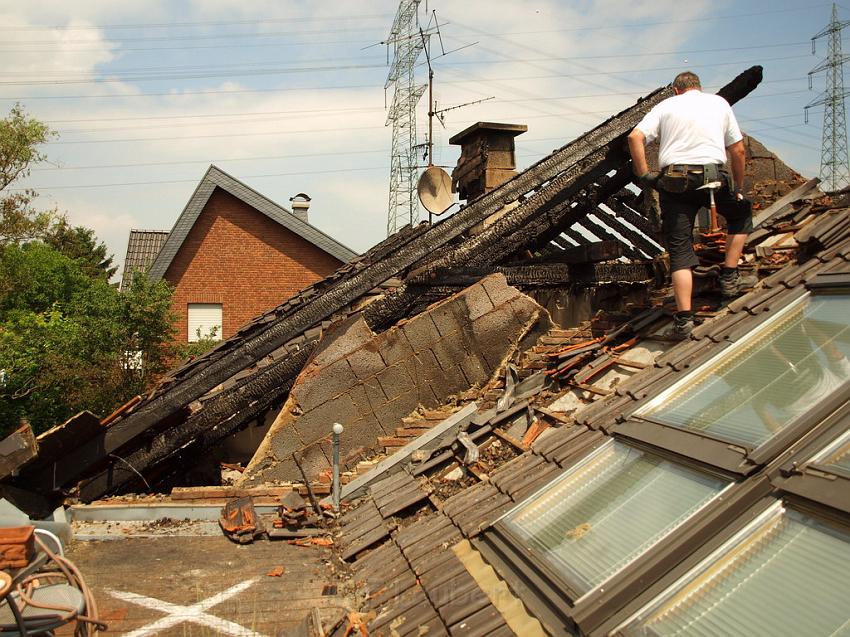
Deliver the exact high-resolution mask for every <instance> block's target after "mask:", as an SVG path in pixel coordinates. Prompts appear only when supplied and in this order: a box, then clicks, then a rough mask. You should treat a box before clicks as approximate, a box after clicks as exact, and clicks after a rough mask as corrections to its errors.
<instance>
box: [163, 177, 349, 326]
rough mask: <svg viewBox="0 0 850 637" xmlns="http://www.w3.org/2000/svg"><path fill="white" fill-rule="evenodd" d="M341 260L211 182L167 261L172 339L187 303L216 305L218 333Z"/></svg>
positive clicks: (268, 306) (184, 316)
mask: <svg viewBox="0 0 850 637" xmlns="http://www.w3.org/2000/svg"><path fill="white" fill-rule="evenodd" d="M340 265H342V263H341V262H340V261H339V260H338V259H336V258H334V257H333V256H331V255H330V254H328V253H327V252H324V251H323V250H321V249H319V248H317V247H316V246H315V245H313V244H312V243H310V242H309V241H307V240H305V239H302V238H301V237H299V236H298V235H296V234H295V233H293V232H291V231H289V230H287V229H286V228H284V227H282V226H280V225H279V224H277V223H275V222H274V221H272V220H271V219H269V218H268V217H266V216H265V215H264V214H262V213H261V212H259V211H257V210H256V209H254V208H253V207H251V206H250V205H248V204H246V203H245V202H244V201H242V200H240V199H238V198H236V197H234V196H233V195H231V194H229V193H227V192H225V191H223V190H221V189H220V188H216V190H215V191H214V192H213V194H212V196H211V197H210V199H209V201H208V202H207V205H206V206H205V207H204V210H203V211H202V212H201V214H200V216H199V217H198V220H197V221H196V222H195V225H194V226H193V227H192V230H191V231H190V232H189V235H188V236H187V237H186V240H185V241H184V242H183V245H182V246H181V247H180V250H179V251H178V252H177V255H176V256H175V257H174V260H173V261H172V262H171V265H170V266H169V267H168V270H167V271H166V273H165V277H164V278H165V280H166V281H168V282H169V283H170V284H171V285H173V286H174V287H175V291H174V297H173V301H172V307H173V309H174V311H175V313H176V314H177V316H178V322H177V339H178V340H179V341H182V342H186V340H187V338H188V333H187V332H188V326H187V304H189V303H221V304H222V314H223V323H224V324H223V326H222V331H223V334H221V336H222V338H227V337H229V336H231V335H232V334H233V333H234V332H235V331H236V330H237V329H238V328H239V327H240V326H241V325H243V324H244V323H246V322H248V321H250V320H251V319H253V318H254V317H256V316H257V315H258V314H261V313H262V312H264V311H266V310H269V309H271V308H273V307H275V306H277V305H279V304H280V303H281V302H283V301H285V300H286V299H288V298H289V297H290V296H292V295H293V294H294V293H295V292H297V291H299V290H301V289H302V288H304V287H305V286H307V285H310V284H311V283H315V282H316V281H318V280H320V279H322V278H324V277H325V276H327V275H328V274H330V273H332V272H333V271H334V270H336V269H337V268H338V267H339V266H340Z"/></svg>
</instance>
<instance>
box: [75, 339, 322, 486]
mask: <svg viewBox="0 0 850 637" xmlns="http://www.w3.org/2000/svg"><path fill="white" fill-rule="evenodd" d="M316 344H317V342H316V341H313V342H311V343H309V344H308V345H307V346H305V347H303V348H302V349H301V350H299V351H297V352H294V353H292V354H289V355H288V356H285V357H283V358H281V359H280V360H278V361H275V362H274V363H272V364H270V365H267V366H266V367H264V368H262V369H261V370H259V371H258V372H257V373H256V374H254V375H253V376H251V377H250V378H249V379H245V380H243V381H242V382H240V383H238V384H236V385H234V386H233V387H231V388H229V389H227V390H225V391H223V392H221V393H220V394H216V395H215V396H214V397H212V398H210V399H209V400H208V401H207V402H206V403H205V405H204V407H203V409H201V410H200V411H198V412H197V413H196V414H194V415H192V416H191V417H190V418H189V419H188V420H187V421H186V422H185V423H183V424H182V425H181V426H179V427H176V428H173V429H170V430H167V431H163V432H161V433H159V434H158V435H156V436H155V437H154V438H153V440H151V441H150V442H149V443H148V444H147V445H145V446H143V447H141V448H139V449H137V450H135V451H134V452H133V453H131V454H129V455H128V456H126V457H122V458H121V461H120V462H113V463H112V464H111V466H109V467H108V468H106V469H104V470H103V471H100V472H99V473H97V474H96V475H94V476H92V477H91V478H89V479H87V480H85V481H84V482H83V483H82V484H81V485H80V494H79V495H80V498H81V499H82V500H84V501H90V500H93V499H96V498H100V497H103V496H104V495H107V494H109V493H112V492H114V491H116V490H118V489H119V488H120V487H121V486H123V485H124V484H126V483H128V482H130V481H133V480H136V479H138V477H139V473H140V472H141V471H143V470H144V471H149V470H150V469H151V467H153V466H155V465H157V464H159V463H162V462H164V461H165V460H167V459H168V458H169V457H170V456H172V455H173V454H175V453H177V452H179V451H180V449H181V448H182V447H183V446H184V445H186V444H188V443H190V442H192V441H196V440H200V441H201V448H207V447H209V446H211V445H212V444H214V443H216V442H218V441H219V440H221V439H222V438H225V437H227V436H229V435H230V434H232V433H234V432H235V431H237V430H238V429H239V428H240V427H242V426H243V425H245V424H247V423H249V422H251V421H252V420H254V419H255V418H256V417H257V416H258V415H259V414H261V413H263V412H265V411H266V410H267V409H268V408H269V407H271V406H272V405H273V404H275V403H277V402H279V401H281V400H283V399H285V397H286V396H287V394H288V392H289V390H290V389H291V388H292V384H293V383H294V381H295V378H296V377H297V375H298V373H299V372H300V371H301V369H302V368H303V367H304V365H305V363H306V362H307V359H308V358H309V357H310V355H311V354H312V352H313V350H314V349H315V347H316Z"/></svg>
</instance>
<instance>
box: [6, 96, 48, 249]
mask: <svg viewBox="0 0 850 637" xmlns="http://www.w3.org/2000/svg"><path fill="white" fill-rule="evenodd" d="M54 135H55V133H54V132H53V131H52V130H51V129H50V127H49V126H47V125H46V124H44V123H42V122H40V121H39V120H37V119H35V118H33V117H29V116H28V115H27V114H26V113H25V112H24V110H23V109H22V108H21V105H20V104H16V105H15V106H14V107H13V108H12V110H11V112H10V113H9V115H8V117H6V118H4V119H2V120H0V245H5V244H7V243H20V242H22V241H28V240H31V239H35V238H38V237H40V236H42V235H43V234H44V233H45V232H46V231H47V230H48V229H49V228H50V227H51V225H52V224H53V223H55V222H56V220H57V219H58V218H59V215H58V214H57V213H56V211H55V210H52V211H37V210H35V208H33V206H32V202H33V199H35V197H36V193H35V192H34V191H32V190H28V189H24V190H19V191H15V192H9V191H8V190H7V188H8V187H9V186H10V185H12V184H13V183H14V182H15V181H17V180H19V179H22V178H24V177H26V176H28V175H29V173H30V169H31V167H32V166H33V164H36V163H38V162H40V161H42V160H44V154H43V153H42V152H41V151H40V150H39V145H40V144H43V143H44V142H46V141H47V140H48V139H50V138H51V137H53V136H54Z"/></svg>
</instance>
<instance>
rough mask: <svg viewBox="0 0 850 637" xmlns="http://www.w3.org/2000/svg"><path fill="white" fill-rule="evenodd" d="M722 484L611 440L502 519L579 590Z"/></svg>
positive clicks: (595, 583)
mask: <svg viewBox="0 0 850 637" xmlns="http://www.w3.org/2000/svg"><path fill="white" fill-rule="evenodd" d="M727 485H728V483H727V482H725V481H722V480H719V479H716V478H713V477H710V476H707V475H705V474H702V473H698V472H696V471H692V470H690V469H686V468H685V467H682V466H679V465H676V464H674V463H671V462H668V461H666V460H663V459H661V458H659V457H657V456H653V455H651V454H647V453H644V452H642V451H639V450H637V449H634V448H632V447H629V446H627V445H624V444H620V443H616V442H611V443H609V444H607V445H606V446H605V447H602V448H601V449H599V450H598V451H597V452H595V453H594V454H592V455H591V456H590V457H589V458H587V459H586V460H585V461H584V462H582V463H581V464H579V465H577V466H576V467H574V468H573V469H571V470H569V471H567V473H565V474H564V475H563V476H561V477H559V478H558V479H557V480H555V481H554V482H553V483H552V484H550V485H549V486H548V487H546V489H545V490H543V491H542V492H541V493H539V494H537V495H535V496H533V497H532V498H530V499H529V500H527V501H526V502H524V503H522V504H521V505H520V506H519V507H517V508H516V509H514V510H513V511H512V512H511V513H509V514H508V515H507V516H506V517H505V520H504V522H505V523H506V524H507V526H508V527H509V528H510V529H511V530H512V531H513V532H514V533H515V534H516V535H518V536H519V537H520V538H521V539H522V541H523V544H524V545H525V546H526V547H528V548H530V549H531V550H533V551H534V552H535V553H536V554H537V555H538V556H539V557H541V558H542V559H543V560H545V561H546V562H548V563H549V564H550V565H551V566H552V567H553V568H554V569H555V570H556V571H557V572H558V573H559V574H561V575H562V576H563V577H564V578H565V580H566V581H567V582H568V583H569V584H571V585H572V586H573V587H574V588H575V589H576V590H577V591H579V592H581V593H585V592H588V591H590V590H592V589H593V588H596V587H597V586H599V585H600V584H601V583H602V582H604V581H605V580H606V579H608V578H609V577H611V576H612V575H614V574H615V573H617V572H618V571H619V570H621V569H622V568H623V567H624V566H626V565H627V564H629V563H630V562H632V561H633V560H634V559H635V558H637V557H638V556H639V555H640V554H641V553H643V552H644V551H646V550H647V549H648V548H649V547H651V546H652V545H654V544H655V543H656V542H658V541H659V540H660V539H662V538H663V537H664V536H666V535H667V534H668V533H670V531H672V530H673V529H674V528H676V527H677V526H679V525H680V524H682V523H683V522H684V521H685V520H687V519H688V518H689V517H690V516H691V515H693V514H694V513H695V512H696V511H697V510H699V509H700V508H701V507H702V506H704V505H705V504H706V503H707V502H708V501H709V500H711V499H712V498H714V497H715V496H716V495H717V494H718V493H719V492H720V491H721V490H722V489H723V488H724V487H726V486H727Z"/></svg>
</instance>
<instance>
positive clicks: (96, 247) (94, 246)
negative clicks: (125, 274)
mask: <svg viewBox="0 0 850 637" xmlns="http://www.w3.org/2000/svg"><path fill="white" fill-rule="evenodd" d="M42 240H43V241H44V242H45V243H46V244H47V245H49V246H50V247H51V248H53V249H54V250H56V251H57V252H60V253H62V254H64V255H65V256H68V257H70V258H72V259H74V260H75V261H77V262H78V263H79V264H80V267H81V268H82V269H83V271H84V272H85V273H86V274H87V275H88V276H90V277H105V278H106V279H107V280H109V279H111V278H112V275H114V274H115V273H116V272H117V271H118V268H117V267H115V266H113V265H112V256H110V255H109V254H108V253H107V248H106V244H105V243H103V241H98V240H97V237H96V236H95V234H94V230H91V229H90V228H85V227H83V226H75V227H72V226H71V224H69V223H68V221H67V220H66V219H64V218H60V219H58V220H57V221H56V222H55V223H54V224H53V225H52V227H50V228H48V229H46V230H45V231H44V233H43V236H42Z"/></svg>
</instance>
